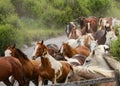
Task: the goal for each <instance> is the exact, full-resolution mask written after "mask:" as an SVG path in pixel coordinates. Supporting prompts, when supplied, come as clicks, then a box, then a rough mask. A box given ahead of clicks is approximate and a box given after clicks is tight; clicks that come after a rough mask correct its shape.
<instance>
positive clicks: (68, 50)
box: [60, 43, 90, 58]
mask: <svg viewBox="0 0 120 86" xmlns="http://www.w3.org/2000/svg"><path fill="white" fill-rule="evenodd" d="M60 52H61V53H63V55H64V56H67V57H69V58H71V57H73V56H74V55H76V54H81V55H84V56H86V57H87V56H89V54H90V49H89V48H87V47H86V46H78V47H77V48H72V47H71V46H70V45H69V44H68V43H63V44H62V46H61V49H60Z"/></svg>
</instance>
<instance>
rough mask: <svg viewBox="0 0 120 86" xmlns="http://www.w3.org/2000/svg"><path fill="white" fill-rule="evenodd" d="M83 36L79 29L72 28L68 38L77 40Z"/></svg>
mask: <svg viewBox="0 0 120 86" xmlns="http://www.w3.org/2000/svg"><path fill="white" fill-rule="evenodd" d="M81 35H82V33H81V31H80V30H79V29H77V28H72V30H71V32H70V34H69V36H68V38H69V39H77V38H79V37H80V36H81Z"/></svg>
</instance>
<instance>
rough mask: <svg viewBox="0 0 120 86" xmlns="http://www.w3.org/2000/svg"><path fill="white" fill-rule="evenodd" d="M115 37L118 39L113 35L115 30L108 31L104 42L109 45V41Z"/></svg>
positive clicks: (115, 38)
mask: <svg viewBox="0 0 120 86" xmlns="http://www.w3.org/2000/svg"><path fill="white" fill-rule="evenodd" d="M117 39H118V37H117V36H116V35H115V32H114V31H109V32H107V34H106V42H105V44H106V45H109V46H110V45H111V42H112V41H115V40H117Z"/></svg>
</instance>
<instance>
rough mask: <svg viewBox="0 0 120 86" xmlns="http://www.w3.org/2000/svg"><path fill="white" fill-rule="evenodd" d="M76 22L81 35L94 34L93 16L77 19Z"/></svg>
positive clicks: (95, 19) (94, 18) (95, 23)
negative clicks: (79, 27)
mask: <svg viewBox="0 0 120 86" xmlns="http://www.w3.org/2000/svg"><path fill="white" fill-rule="evenodd" d="M78 22H79V24H80V26H81V32H82V35H85V34H86V33H95V32H96V31H97V26H98V23H97V18H96V17H94V16H90V17H88V18H81V17H79V18H78Z"/></svg>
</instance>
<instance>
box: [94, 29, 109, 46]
mask: <svg viewBox="0 0 120 86" xmlns="http://www.w3.org/2000/svg"><path fill="white" fill-rule="evenodd" d="M106 34H107V31H106V30H98V31H97V32H95V34H93V37H94V39H95V40H97V43H98V45H100V44H105V42H106Z"/></svg>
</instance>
